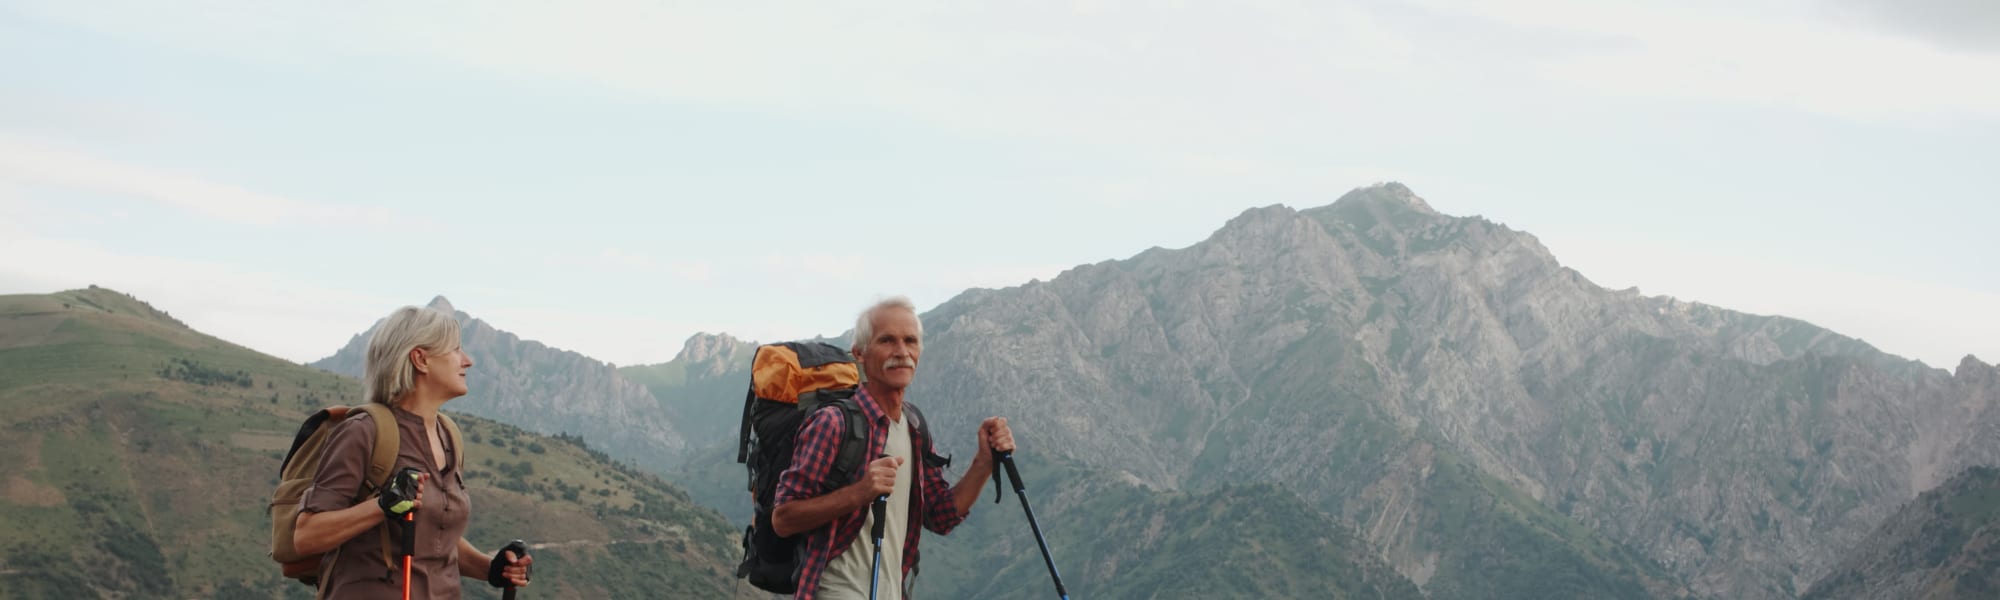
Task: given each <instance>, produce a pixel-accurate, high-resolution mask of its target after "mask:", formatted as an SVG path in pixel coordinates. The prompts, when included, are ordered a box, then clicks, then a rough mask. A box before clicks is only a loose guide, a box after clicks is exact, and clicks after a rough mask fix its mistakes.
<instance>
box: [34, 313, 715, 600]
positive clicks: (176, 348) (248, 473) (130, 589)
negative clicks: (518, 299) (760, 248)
mask: <svg viewBox="0 0 2000 600" xmlns="http://www.w3.org/2000/svg"><path fill="white" fill-rule="evenodd" d="M473 381H474V384H473V386H474V388H475V389H476V388H477V387H479V385H480V379H478V378H475V379H474V380H473ZM360 399H361V388H360V384H359V383H358V382H356V381H355V380H353V379H350V378H347V377H343V376H339V375H334V374H331V373H327V372H325V371H321V370H318V369H311V368H306V367H302V366H299V365H296V364H293V363H290V362H287V361H284V360H281V359H277V358H273V357H270V356H266V355H263V354H259V353H257V352H254V351H251V350H248V349H245V348H242V347H240V346H236V345H234V344H230V343H228V342H225V341H222V340H218V339H216V338H213V337H210V336H207V335H204V334H202V333H200V332H197V331H194V330H192V329H189V328H187V327H186V326H185V325H183V324H181V323H180V322H178V321H175V320H173V319H172V318H171V317H168V316H167V315H166V313H164V312H161V311H158V310H154V309H153V308H152V307H151V306H148V305H146V304H145V303H144V302H140V301H138V300H137V299H134V298H132V297H130V296H127V295H124V294H120V293H117V292H113V291H110V290H105V289H96V288H93V289H88V290H73V291H68V292H61V293H57V294H50V295H17V296H0V598H224V599H245V598H310V597H312V593H311V590H310V589H308V588H306V587H304V586H301V585H299V584H297V583H293V582H290V581H288V580H285V579H283V578H282V577H281V576H280V572H279V569H278V566H277V564H276V563H273V562H271V561H270V559H269V558H268V556H267V554H266V553H267V552H268V550H269V546H270V542H269V539H270V538H269V536H270V533H269V526H270V517H269V498H270V494H271V490H272V488H273V487H275V486H276V483H277V482H276V477H277V471H278V467H279V465H280V463H281V462H282V461H283V459H284V454H285V451H286V450H287V449H288V448H289V446H290V443H291V441H292V436H293V433H294V432H295V431H296V430H297V428H298V426H299V423H300V422H301V421H303V420H304V419H305V417H306V416H307V415H308V414H309V413H310V412H311V411H314V410H317V409H319V408H321V407H324V406H328V405H334V404H351V403H353V402H356V401H360ZM456 405H457V401H454V402H452V403H451V404H450V405H447V409H448V410H450V409H456V408H457V406H456ZM454 416H455V417H456V418H457V419H458V422H459V424H460V425H461V427H462V428H463V430H464V432H465V436H466V437H465V442H466V445H465V447H466V452H467V461H466V484H467V488H468V492H469V494H470V496H471V498H472V502H473V506H474V517H473V523H472V527H471V529H470V531H469V532H468V538H469V539H470V540H471V541H472V542H473V543H474V544H475V545H477V546H479V547H481V548H485V549H492V548H496V547H499V546H500V545H502V544H505V543H506V541H507V540H509V539H513V538H521V539H525V540H527V541H529V542H530V543H531V544H533V546H532V547H533V548H534V550H533V552H534V553H535V555H536V571H535V574H536V578H535V579H536V581H535V585H534V587H532V588H530V589H529V590H526V591H524V592H523V597H549V598H633V597H683V598H714V597H732V596H739V597H752V596H751V595H747V594H740V592H741V590H740V589H739V587H738V586H737V584H736V581H735V579H734V578H733V577H731V571H732V570H733V568H734V558H735V555H734V552H735V548H736V536H737V535H738V533H737V530H735V529H734V528H733V527H732V526H730V525H729V524H728V523H727V522H725V521H724V520H723V519H722V517H721V516H720V515H718V514H716V513H715V512H713V511H710V510H708V509H705V508H702V507H700V506H697V505H695V504H694V503H693V502H691V501H690V500H689V498H688V496H687V495H686V494H685V493H683V492H682V491H680V490H679V489H677V488H675V487H673V486H671V485H668V484H666V483H664V482H662V481H661V480H660V479H658V478H657V477H655V476H652V475H649V474H646V473H641V472H638V471H636V470H633V469H631V468H630V467H627V466H623V465H619V464H616V463H613V462H611V461H610V460H609V459H608V457H606V456H605V455H604V453H603V452H600V451H597V450H594V449H591V448H588V447H586V446H583V445H582V444H580V443H579V441H578V440H577V439H576V438H573V437H565V438H552V437H547V436H541V435H537V434H534V433H530V432H527V431H524V430H521V429H519V428H516V427H512V426H509V425H504V424H500V423H495V422H493V421H490V420H487V419H483V418H479V417H476V416H471V415H464V414H455V415H454ZM465 589H466V597H468V598H497V597H499V595H498V594H497V593H495V592H494V590H492V589H491V588H487V587H486V586H484V585H483V584H480V583H479V582H476V581H469V582H468V583H467V586H466V588H465Z"/></svg>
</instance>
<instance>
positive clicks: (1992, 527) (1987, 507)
mask: <svg viewBox="0 0 2000 600" xmlns="http://www.w3.org/2000/svg"><path fill="white" fill-rule="evenodd" d="M1996 525H2000V470H1996V469H1993V468H1988V467H1981V468H1974V469H1970V470H1967V471H1965V472H1963V473H1960V474H1959V475H1958V476H1957V477H1953V478H1952V479H1951V481H1947V482H1945V484H1944V485H1942V486H1939V487H1938V488H1937V489H1935V490H1931V491H1928V492H1924V494H1923V495H1922V496H1918V497H1917V499H1916V500H1914V501H1911V502H1910V503H1908V504H1905V505H1903V507H1902V508H1901V509H1899V510H1897V511H1896V513H1895V514H1893V515H1891V516H1890V517H1889V519H1888V520H1886V521H1884V522H1883V523H1882V526H1881V527H1878V528H1876V529H1875V532H1874V534H1872V535H1870V536H1868V539H1867V541H1865V542H1863V543H1862V544H1861V545H1858V546H1854V547H1851V548H1847V549H1846V552H1845V557H1846V558H1845V559H1843V560H1841V562H1840V565H1839V566H1838V567H1836V568H1835V569H1834V570H1833V572H1832V573H1831V574H1829V575H1828V576H1827V577H1826V578H1825V579H1821V580H1820V582H1819V583H1816V584H1813V587H1812V591H1810V592H1807V593H1806V595H1805V598H1807V599H1808V600H1845V599H1850V598H1852V599H1860V598H1908V599H1912V600H1919V599H1921V600H1946V599H1960V598H1962V599H1965V600H1972V599H1974V598H1994V597H2000V527H1996Z"/></svg>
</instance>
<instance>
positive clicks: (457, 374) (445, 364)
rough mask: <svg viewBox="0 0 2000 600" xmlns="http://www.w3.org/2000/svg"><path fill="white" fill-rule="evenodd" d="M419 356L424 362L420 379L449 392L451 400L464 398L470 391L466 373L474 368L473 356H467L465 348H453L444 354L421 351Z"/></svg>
mask: <svg viewBox="0 0 2000 600" xmlns="http://www.w3.org/2000/svg"><path fill="white" fill-rule="evenodd" d="M419 356H420V358H419V359H420V360H421V361H423V362H422V366H423V368H422V369H421V371H422V373H421V374H419V375H418V377H419V378H421V379H427V380H429V381H430V382H431V383H432V384H434V385H436V386H437V387H438V388H439V389H442V390H444V391H446V392H448V393H449V397H451V398H457V397H459V396H463V395H465V393H466V392H467V391H469V389H468V388H467V386H466V383H465V371H466V369H470V368H472V355H470V354H466V353H465V348H462V347H453V348H452V349H450V350H447V351H444V352H422V351H419Z"/></svg>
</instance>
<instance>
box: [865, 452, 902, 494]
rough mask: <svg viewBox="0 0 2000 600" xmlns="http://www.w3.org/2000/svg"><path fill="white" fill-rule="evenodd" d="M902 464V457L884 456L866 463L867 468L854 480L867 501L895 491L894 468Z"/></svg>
mask: <svg viewBox="0 0 2000 600" xmlns="http://www.w3.org/2000/svg"><path fill="white" fill-rule="evenodd" d="M902 466H903V459H902V458H900V457H895V456H884V457H882V458H878V459H875V460H874V462H870V463H868V470H867V471H865V472H863V473H862V474H861V481H857V482H854V485H857V486H860V487H861V490H862V492H863V493H866V494H867V501H868V502H874V501H875V499H876V498H880V497H883V496H887V495H889V494H891V493H894V492H895V491H896V469H897V468H899V467H902Z"/></svg>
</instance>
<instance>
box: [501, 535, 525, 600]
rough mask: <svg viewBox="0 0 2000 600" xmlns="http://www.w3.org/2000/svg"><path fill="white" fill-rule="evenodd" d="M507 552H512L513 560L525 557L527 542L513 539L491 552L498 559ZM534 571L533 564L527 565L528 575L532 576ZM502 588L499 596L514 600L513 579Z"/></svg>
mask: <svg viewBox="0 0 2000 600" xmlns="http://www.w3.org/2000/svg"><path fill="white" fill-rule="evenodd" d="M508 552H513V553H514V560H520V559H522V558H526V557H527V556H528V543H527V542H523V541H521V540H514V541H513V542H511V543H508V544H507V545H506V546H504V547H501V548H500V549H499V550H497V551H495V552H493V560H500V558H501V557H503V556H506V555H507V553H508ZM509 564H512V563H509ZM534 572H535V566H534V565H528V573H529V575H528V576H529V577H533V576H534ZM503 577H504V576H503ZM502 589H504V590H505V591H502V592H500V597H501V598H503V599H504V600H514V592H515V588H514V582H513V580H508V581H507V585H506V586H503V588H502Z"/></svg>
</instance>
